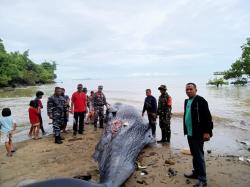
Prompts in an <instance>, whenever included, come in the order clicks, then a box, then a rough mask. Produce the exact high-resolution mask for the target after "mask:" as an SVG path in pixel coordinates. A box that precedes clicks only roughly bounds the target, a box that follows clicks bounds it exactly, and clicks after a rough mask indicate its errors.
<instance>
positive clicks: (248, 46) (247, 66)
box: [224, 38, 250, 84]
mask: <svg viewBox="0 0 250 187" xmlns="http://www.w3.org/2000/svg"><path fill="white" fill-rule="evenodd" d="M241 49H242V55H241V57H240V58H239V59H237V60H236V61H235V62H234V63H233V64H232V65H231V68H230V69H229V70H227V71H225V74H224V78H225V79H226V80H228V79H235V81H234V84H246V83H247V81H246V78H245V77H243V76H244V75H246V76H248V77H250V38H247V42H246V43H245V44H244V45H242V46H241Z"/></svg>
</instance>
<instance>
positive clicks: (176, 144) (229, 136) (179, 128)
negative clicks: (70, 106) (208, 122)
mask: <svg viewBox="0 0 250 187" xmlns="http://www.w3.org/2000/svg"><path fill="white" fill-rule="evenodd" d="M45 119H46V118H45ZM48 123H49V121H47V120H44V128H45V131H46V132H47V133H48V134H47V135H48V136H50V134H52V126H51V125H48ZM29 126H30V125H29V124H26V125H24V126H23V128H26V130H25V129H22V130H21V129H19V132H16V133H15V134H14V136H13V141H14V143H15V142H16V143H17V142H23V141H27V140H29V139H30V138H29V137H28V130H29ZM86 126H88V125H86ZM67 128H68V129H72V128H73V118H72V115H70V119H69V123H68V126H67ZM171 131H172V138H171V141H172V144H171V148H172V149H182V148H187V147H188V144H187V140H186V137H185V136H184V135H183V124H182V118H181V117H180V116H175V115H173V118H172V121H171ZM213 132H214V136H213V137H212V138H211V141H209V142H206V143H205V150H211V151H212V152H213V153H215V154H217V155H223V156H227V155H233V156H238V157H240V156H244V157H249V158H250V146H249V145H248V144H244V143H242V142H245V141H246V142H247V143H248V142H249V141H250V140H249V136H248V133H247V132H246V131H245V129H241V128H238V127H234V126H227V125H226V124H224V123H223V122H221V121H220V119H217V120H215V126H214V130H213ZM160 134H161V131H160V128H159V125H158V124H157V126H156V138H157V139H160V138H161V137H160ZM47 135H46V136H47ZM1 145H2V144H1V143H0V146H1Z"/></svg>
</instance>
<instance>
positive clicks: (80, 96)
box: [71, 92, 87, 112]
mask: <svg viewBox="0 0 250 187" xmlns="http://www.w3.org/2000/svg"><path fill="white" fill-rule="evenodd" d="M71 101H72V103H73V104H74V110H73V111H74V112H85V111H86V105H87V104H86V102H87V96H86V94H85V93H84V92H74V93H73V95H72V97H71Z"/></svg>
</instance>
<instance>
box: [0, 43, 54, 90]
mask: <svg viewBox="0 0 250 187" xmlns="http://www.w3.org/2000/svg"><path fill="white" fill-rule="evenodd" d="M55 69H56V63H55V62H47V61H45V62H43V63H41V64H36V63H34V62H33V61H32V60H31V59H30V58H29V51H28V50H27V51H24V52H23V53H20V52H18V51H17V52H10V53H8V52H6V50H5V48H4V44H3V41H2V40H1V39H0V87H6V86H13V85H16V84H17V85H35V84H38V83H41V84H44V83H50V82H53V81H54V79H55V74H54V71H55Z"/></svg>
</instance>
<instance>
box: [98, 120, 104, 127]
mask: <svg viewBox="0 0 250 187" xmlns="http://www.w3.org/2000/svg"><path fill="white" fill-rule="evenodd" d="M99 123H100V128H102V129H103V119H100V121H99Z"/></svg>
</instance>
